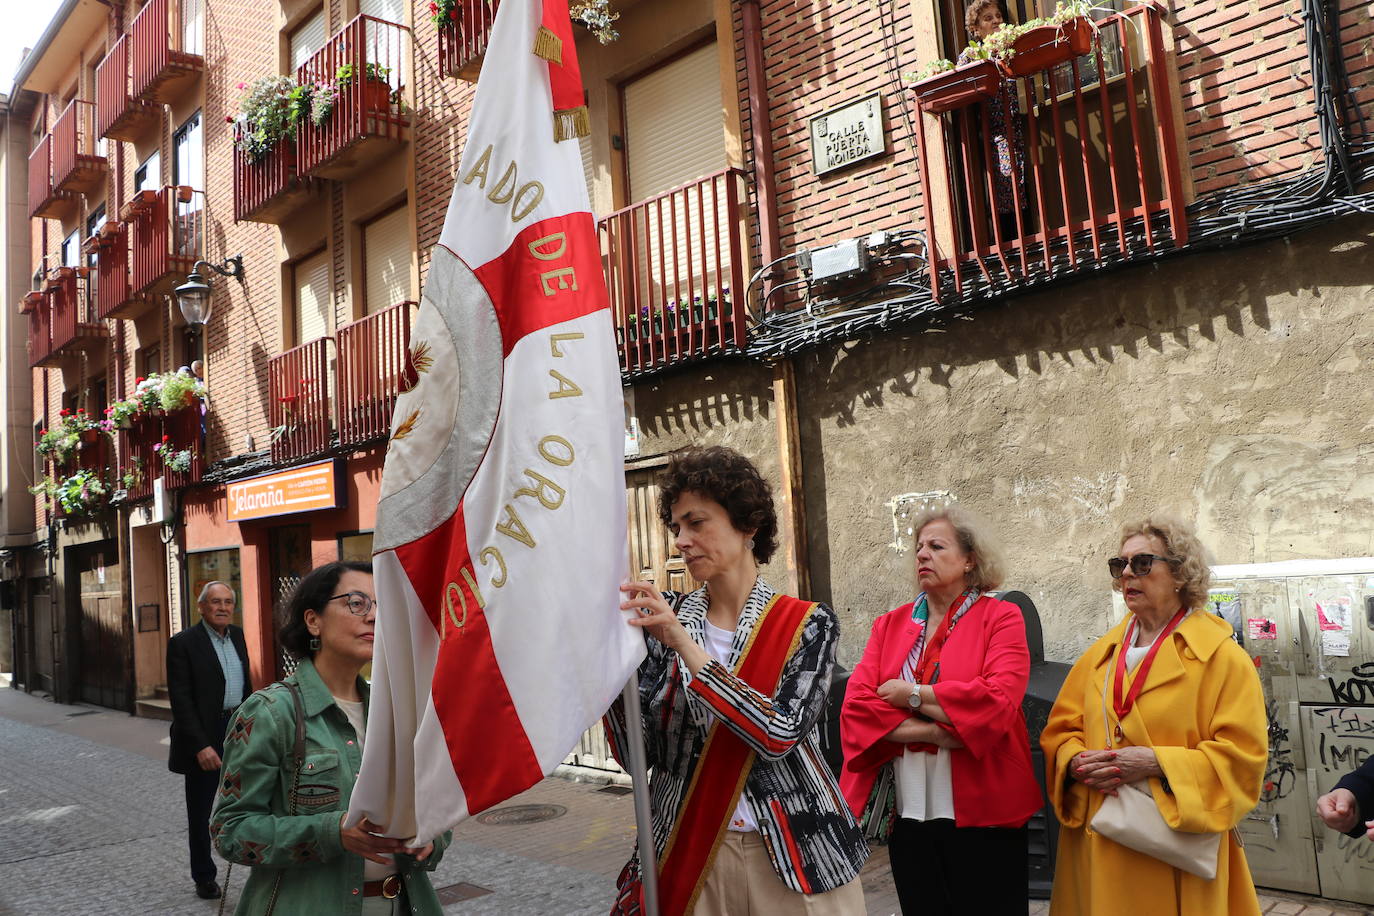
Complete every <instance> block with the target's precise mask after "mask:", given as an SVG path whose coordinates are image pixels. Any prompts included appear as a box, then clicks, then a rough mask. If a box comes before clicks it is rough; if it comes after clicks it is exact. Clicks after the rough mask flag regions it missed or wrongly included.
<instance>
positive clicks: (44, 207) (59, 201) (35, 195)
mask: <svg viewBox="0 0 1374 916" xmlns="http://www.w3.org/2000/svg"><path fill="white" fill-rule="evenodd" d="M52 166H53V162H52V134H44V135H43V139H41V140H39V141H38V145H37V146H35V147H34V148H33V152H32V153H29V216H30V217H34V218H43V219H63V218H65V217H67V216H70V215H71V214H72V213H74V212H76V197H75V196H74V195H73V194H71V193H69V192H67V191H59V190H57V188H56V187H55V186H54V185H53V180H52Z"/></svg>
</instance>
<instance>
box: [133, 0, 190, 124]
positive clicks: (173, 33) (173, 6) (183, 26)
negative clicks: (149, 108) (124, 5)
mask: <svg viewBox="0 0 1374 916" xmlns="http://www.w3.org/2000/svg"><path fill="white" fill-rule="evenodd" d="M201 2H202V0H181V2H178V3H170V2H169V0H148V4H147V5H146V6H144V7H143V9H142V11H141V12H139V14H138V16H136V17H135V18H134V24H133V26H132V27H131V28H130V29H129V35H130V37H131V39H132V41H133V60H132V62H131V63H132V66H131V71H130V72H131V76H132V86H131V88H132V90H133V97H134V98H135V99H138V100H140V101H144V102H151V103H155V104H160V105H170V104H172V103H173V102H175V101H176V100H177V99H178V98H179V97H180V96H181V94H182V92H184V91H185V90H186V89H187V87H188V86H189V85H190V84H191V83H192V82H194V81H195V79H196V77H197V76H199V75H200V72H201V71H202V70H204V69H205V58H203V57H202V56H201V55H200V54H199V53H197V52H198V50H199V43H200V35H199V23H198V22H197V21H196V18H195V17H194V16H190V15H188V13H189V12H191V11H193V10H195V9H196V8H197V7H198V6H199V4H200V3H201Z"/></svg>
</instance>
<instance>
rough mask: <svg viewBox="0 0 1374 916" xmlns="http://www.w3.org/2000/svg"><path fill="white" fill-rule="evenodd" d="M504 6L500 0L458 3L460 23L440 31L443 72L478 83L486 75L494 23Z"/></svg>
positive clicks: (441, 69) (441, 70) (440, 54)
mask: <svg viewBox="0 0 1374 916" xmlns="http://www.w3.org/2000/svg"><path fill="white" fill-rule="evenodd" d="M500 5H501V4H500V2H499V0H489V2H485V3H484V2H480V0H478V2H475V3H460V4H458V6H457V7H456V9H457V11H458V20H457V21H456V22H455V23H454V24H453V25H451V26H442V27H440V29H439V40H438V41H439V72H440V73H443V74H444V75H446V76H455V77H457V78H458V79H460V80H467V81H468V82H470V83H475V82H477V76H478V74H480V73H481V72H482V58H483V56H484V55H485V54H486V53H487V41H488V39H490V38H491V24H492V21H493V20H495V18H496V10H497V8H498V7H500Z"/></svg>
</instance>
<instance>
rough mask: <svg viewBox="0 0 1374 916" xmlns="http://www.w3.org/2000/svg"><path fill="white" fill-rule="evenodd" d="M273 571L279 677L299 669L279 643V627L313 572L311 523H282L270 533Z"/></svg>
mask: <svg viewBox="0 0 1374 916" xmlns="http://www.w3.org/2000/svg"><path fill="white" fill-rule="evenodd" d="M267 551H268V563H269V564H270V565H271V569H270V572H269V575H270V576H271V582H272V627H271V629H272V646H273V650H272V654H273V655H274V656H275V657H276V659H277V677H278V678H282V677H285V676H286V675H288V674H290V673H291V672H292V671H294V670H296V660H295V659H294V658H292V657H291V656H290V655H288V654H287V653H285V652H283V651H282V650H281V647H280V646H278V645H277V629H278V628H279V627H280V626H281V624H282V620H283V619H284V614H285V611H286V600H287V599H288V598H290V597H291V593H292V592H293V591H295V590H296V586H297V585H299V584H300V581H301V579H302V578H304V576H305V574H306V573H308V572H310V526H309V525H282V526H280V527H278V528H273V529H272V530H271V531H269V532H268V534H267Z"/></svg>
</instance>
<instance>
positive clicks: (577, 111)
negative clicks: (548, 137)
mask: <svg viewBox="0 0 1374 916" xmlns="http://www.w3.org/2000/svg"><path fill="white" fill-rule="evenodd" d="M591 132H592V119H591V116H590V115H589V114H587V106H586V105H578V106H577V107H576V108H565V109H563V110H562V111H555V112H554V113H553V139H554V142H555V143H562V142H563V141H564V140H571V139H572V138H574V137H585V136H587V135H588V134H590V133H591Z"/></svg>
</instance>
